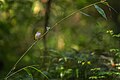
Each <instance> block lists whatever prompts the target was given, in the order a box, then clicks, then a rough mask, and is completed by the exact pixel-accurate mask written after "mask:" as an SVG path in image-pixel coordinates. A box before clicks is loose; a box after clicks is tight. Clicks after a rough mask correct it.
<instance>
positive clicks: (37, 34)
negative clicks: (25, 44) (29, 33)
mask: <svg viewBox="0 0 120 80" xmlns="http://www.w3.org/2000/svg"><path fill="white" fill-rule="evenodd" d="M40 35H41V33H40V32H36V34H35V38H34V39H35V40H39V39H40Z"/></svg>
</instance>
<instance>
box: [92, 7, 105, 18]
mask: <svg viewBox="0 0 120 80" xmlns="http://www.w3.org/2000/svg"><path fill="white" fill-rule="evenodd" d="M94 7H95V9H96V10H97V11H98V12H99V13H100V14H101V15H102V16H103V17H104V18H105V19H106V20H107V17H106V14H105V12H104V10H103V9H102V8H100V7H99V6H98V5H94Z"/></svg>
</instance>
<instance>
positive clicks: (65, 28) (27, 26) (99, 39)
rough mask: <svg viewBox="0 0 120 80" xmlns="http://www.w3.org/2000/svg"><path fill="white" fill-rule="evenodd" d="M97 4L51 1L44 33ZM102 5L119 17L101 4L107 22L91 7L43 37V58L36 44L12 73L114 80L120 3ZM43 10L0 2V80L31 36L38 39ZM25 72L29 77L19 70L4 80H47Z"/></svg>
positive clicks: (33, 1) (31, 0)
mask: <svg viewBox="0 0 120 80" xmlns="http://www.w3.org/2000/svg"><path fill="white" fill-rule="evenodd" d="M98 1H100V0H52V3H51V12H50V16H49V17H50V19H49V24H48V27H52V25H54V24H55V23H56V22H57V21H59V20H61V19H63V18H64V17H65V16H67V15H69V14H71V13H72V12H74V11H76V10H78V9H80V8H82V7H85V6H87V5H89V4H92V3H95V2H98ZM107 2H108V3H109V5H111V6H112V8H113V9H114V10H116V11H117V12H118V13H116V12H115V11H114V10H112V9H110V8H109V7H108V6H106V5H104V4H98V6H99V7H101V9H103V10H104V12H105V14H106V16H107V20H105V19H104V18H103V17H102V15H100V14H99V12H98V11H97V10H96V9H95V7H94V6H91V7H88V8H86V9H84V10H82V11H83V12H84V13H82V14H81V12H77V13H75V14H74V15H72V16H71V17H69V18H68V19H66V20H63V21H62V22H61V23H60V24H58V25H57V26H56V27H54V28H53V30H51V31H50V32H49V33H48V34H47V36H46V45H47V54H46V53H45V52H44V45H43V40H40V41H39V42H38V43H37V44H36V45H35V46H34V47H33V48H32V49H31V50H30V51H29V52H28V53H27V55H26V56H25V57H24V58H23V59H22V60H21V61H20V63H19V64H18V65H17V68H16V69H15V71H16V70H18V69H20V68H22V67H25V66H28V65H34V64H39V67H37V68H38V69H39V70H41V71H42V72H43V73H44V74H45V75H47V77H48V78H49V79H50V80H119V79H120V77H119V75H120V73H119V71H120V67H119V66H120V65H119V61H120V59H119V58H120V51H119V50H120V13H119V12H120V1H119V0H117V1H114V0H108V1H107ZM46 4H47V0H0V80H3V78H4V77H5V75H6V74H7V73H8V72H9V70H10V69H11V68H12V66H13V65H14V64H15V62H16V61H17V60H18V59H19V58H20V57H21V55H22V54H23V53H24V52H25V51H26V50H27V49H28V47H30V45H31V44H32V43H33V42H34V35H35V33H36V32H37V31H39V32H41V33H42V34H43V32H44V23H45V13H46ZM44 54H46V56H44ZM44 59H45V61H44ZM114 65H115V66H114ZM28 70H29V71H28V72H29V74H31V75H32V76H30V75H29V74H27V73H28V72H27V73H26V71H25V70H23V71H20V72H19V73H16V74H15V75H13V76H12V77H10V78H9V79H8V80H46V78H45V77H44V76H43V75H42V74H41V73H39V72H38V71H35V70H33V69H28ZM35 73H36V74H35Z"/></svg>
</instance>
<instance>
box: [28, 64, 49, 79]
mask: <svg viewBox="0 0 120 80" xmlns="http://www.w3.org/2000/svg"><path fill="white" fill-rule="evenodd" d="M30 68H32V69H34V70H36V71H38V72H39V73H41V74H42V75H43V76H45V77H46V78H47V79H49V78H48V77H47V76H46V75H45V74H44V73H43V72H42V71H41V70H39V69H37V68H36V67H33V66H30Z"/></svg>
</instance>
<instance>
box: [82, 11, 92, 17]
mask: <svg viewBox="0 0 120 80" xmlns="http://www.w3.org/2000/svg"><path fill="white" fill-rule="evenodd" d="M80 13H81V14H83V15H85V16H88V17H90V15H89V14H86V13H84V12H82V11H80Z"/></svg>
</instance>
